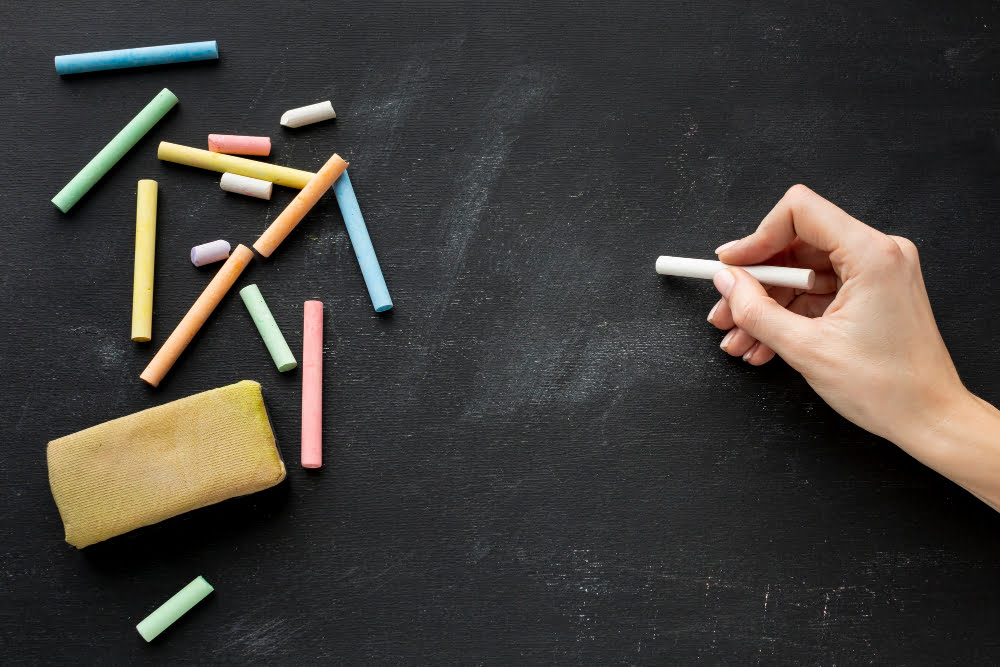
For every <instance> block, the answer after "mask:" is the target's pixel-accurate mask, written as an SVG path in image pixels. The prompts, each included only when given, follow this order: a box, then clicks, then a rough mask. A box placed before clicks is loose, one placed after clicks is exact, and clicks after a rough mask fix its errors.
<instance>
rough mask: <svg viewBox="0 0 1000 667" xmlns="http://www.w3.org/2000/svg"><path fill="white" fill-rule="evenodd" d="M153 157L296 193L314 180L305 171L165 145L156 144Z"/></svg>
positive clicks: (165, 142)
mask: <svg viewBox="0 0 1000 667" xmlns="http://www.w3.org/2000/svg"><path fill="white" fill-rule="evenodd" d="M156 157H158V158H160V159H161V160H165V161H167V162H176V163H177V164H186V165H187V166H189V167H200V168H201V169H208V170H210V171H218V172H222V173H225V172H229V173H230V174H239V175H240V176H249V177H250V178H259V179H260V180H262V181H270V182H272V183H277V184H278V185H284V186H286V187H289V188H297V189H299V190H301V189H302V188H304V187H305V186H306V184H307V183H308V182H309V181H310V179H312V177H313V176H315V174H313V173H311V172H308V171H300V170H298V169H292V168H291V167H282V166H280V165H277V164H270V163H267V162H259V161H258V160H248V159H246V158H244V157H237V156H235V155H226V154H225V153H213V152H211V151H203V150H201V149H199V148H191V147H190V146H181V145H179V144H172V143H170V142H169V141H161V142H160V147H159V148H158V149H157V151H156Z"/></svg>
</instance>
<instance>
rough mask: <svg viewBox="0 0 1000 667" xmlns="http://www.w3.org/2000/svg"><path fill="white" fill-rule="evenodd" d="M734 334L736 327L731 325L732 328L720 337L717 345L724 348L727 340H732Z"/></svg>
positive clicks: (727, 342)
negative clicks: (720, 340) (720, 339)
mask: <svg viewBox="0 0 1000 667" xmlns="http://www.w3.org/2000/svg"><path fill="white" fill-rule="evenodd" d="M735 334H736V328H735V327H733V328H732V329H730V330H729V333H727V334H726V335H725V336H723V337H722V342H721V343H719V347H721V348H722V349H723V350H725V349H726V346H727V345H729V341H730V340H732V338H733V336H734V335H735Z"/></svg>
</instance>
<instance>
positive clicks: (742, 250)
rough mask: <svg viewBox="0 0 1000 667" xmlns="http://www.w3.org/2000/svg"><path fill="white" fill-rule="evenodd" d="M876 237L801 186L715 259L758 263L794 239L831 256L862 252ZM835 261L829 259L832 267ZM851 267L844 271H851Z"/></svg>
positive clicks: (839, 210) (796, 187)
mask: <svg viewBox="0 0 1000 667" xmlns="http://www.w3.org/2000/svg"><path fill="white" fill-rule="evenodd" d="M877 237H882V238H884V237H885V235H884V234H881V233H880V232H878V231H876V230H874V229H872V228H871V227H869V226H868V225H866V224H865V223H863V222H861V221H860V220H856V219H855V218H853V217H851V216H850V215H848V214H847V213H845V212H844V211H843V210H841V209H840V208H839V207H837V206H836V205H834V204H833V203H831V202H829V201H827V200H826V199H823V198H822V197H820V196H819V195H818V194H816V193H815V192H813V191H812V190H810V189H809V188H807V187H805V186H804V185H795V186H792V188H791V189H789V190H788V192H787V193H785V196H784V197H782V198H781V201H779V202H778V203H777V205H776V206H775V207H774V208H773V209H771V212H770V213H768V214H767V215H766V216H765V217H764V220H763V221H762V222H761V223H760V225H759V226H758V227H757V231H755V232H754V233H753V234H751V235H750V236H747V237H746V238H743V239H740V240H738V241H736V242H735V243H733V244H732V245H729V244H726V245H724V246H722V247H721V248H720V249H719V259H720V260H721V261H723V262H724V263H726V264H758V263H761V262H763V261H765V260H766V259H767V258H768V257H772V256H773V255H776V254H778V253H779V252H780V251H782V250H784V249H785V248H786V247H788V246H789V245H791V243H792V242H793V241H794V240H795V239H796V238H801V239H802V240H803V241H804V242H805V243H807V244H809V245H811V246H813V247H815V248H817V249H819V250H821V251H825V252H829V253H833V254H836V253H837V251H838V250H840V249H842V248H844V249H848V250H854V251H862V250H864V248H865V243H866V241H870V240H873V239H875V238H877ZM841 254H844V253H841ZM848 255H849V253H848ZM836 259H837V258H836V257H834V258H831V261H832V262H833V263H834V265H836V261H835V260H836ZM841 259H847V257H845V258H841ZM855 266H856V265H851V266H849V267H848V268H849V269H850V270H851V271H852V272H853V271H854V270H855ZM846 279H847V278H846V277H845V280H846Z"/></svg>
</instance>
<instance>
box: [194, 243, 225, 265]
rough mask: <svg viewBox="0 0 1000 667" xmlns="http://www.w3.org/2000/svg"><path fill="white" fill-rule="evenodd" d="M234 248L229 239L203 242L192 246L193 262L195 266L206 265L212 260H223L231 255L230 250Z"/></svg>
mask: <svg viewBox="0 0 1000 667" xmlns="http://www.w3.org/2000/svg"><path fill="white" fill-rule="evenodd" d="M231 248H232V246H231V245H229V241H223V240H222V239H219V240H218V241H212V242H210V243H202V244H201V245H196V246H195V247H193V248H191V263H192V264H194V265H195V266H205V265H206V264H211V263H212V262H221V261H222V260H224V259H226V258H228V257H229V250H230V249H231Z"/></svg>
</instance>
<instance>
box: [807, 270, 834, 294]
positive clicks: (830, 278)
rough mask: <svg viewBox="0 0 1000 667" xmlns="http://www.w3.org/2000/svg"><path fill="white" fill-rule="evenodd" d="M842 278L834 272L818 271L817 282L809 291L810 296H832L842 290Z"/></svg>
mask: <svg viewBox="0 0 1000 667" xmlns="http://www.w3.org/2000/svg"><path fill="white" fill-rule="evenodd" d="M839 280H840V278H839V277H838V276H837V274H836V273H834V272H833V271H817V272H816V282H814V283H813V287H812V289H811V290H809V293H810V294H832V293H834V292H836V291H837V290H838V289H840V282H839Z"/></svg>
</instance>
